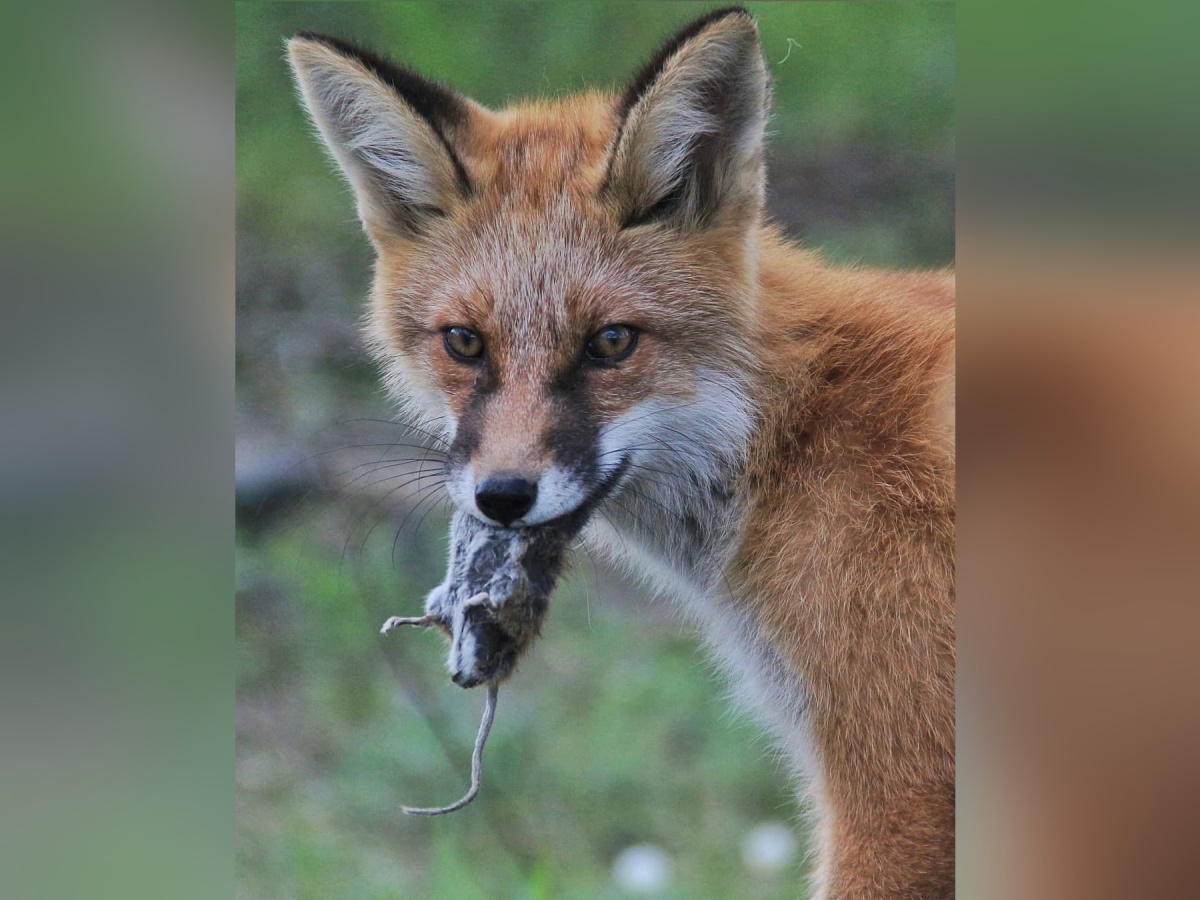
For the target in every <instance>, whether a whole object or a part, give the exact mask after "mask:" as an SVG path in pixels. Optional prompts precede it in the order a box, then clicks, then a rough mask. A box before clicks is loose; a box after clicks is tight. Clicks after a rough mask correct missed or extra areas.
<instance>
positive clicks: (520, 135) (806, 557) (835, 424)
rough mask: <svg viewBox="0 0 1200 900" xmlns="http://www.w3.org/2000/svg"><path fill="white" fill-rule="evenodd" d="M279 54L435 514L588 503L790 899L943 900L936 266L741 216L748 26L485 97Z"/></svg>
mask: <svg viewBox="0 0 1200 900" xmlns="http://www.w3.org/2000/svg"><path fill="white" fill-rule="evenodd" d="M288 52H289V57H290V61H291V65H292V67H293V70H294V73H295V77H296V80H297V83H298V85H299V89H300V92H301V94H302V97H303V101H304V103H305V105H306V106H307V108H308V110H309V112H310V114H311V116H312V118H313V120H314V122H315V124H316V127H317V128H318V130H319V131H320V134H321V135H322V137H323V138H324V141H325V143H326V144H327V146H328V148H329V150H330V151H331V153H332V155H333V157H334V158H335V160H336V162H337V163H338V165H339V166H340V168H341V169H342V171H343V172H344V174H345V176H346V177H347V179H348V180H349V182H350V184H351V186H352V188H353V191H354V195H355V198H356V201H357V204H358V212H359V215H360V217H361V219H362V222H363V225H364V228H365V231H366V233H367V235H368V237H369V238H370V240H371V242H372V243H373V245H374V248H375V250H376V253H377V261H376V269H375V278H374V286H373V291H372V295H371V307H370V314H369V325H368V328H369V337H370V342H371V345H372V348H373V351H374V353H375V354H376V355H377V357H378V360H379V362H380V364H381V366H382V369H383V371H384V377H385V380H386V383H387V386H388V387H389V388H390V389H391V390H392V391H393V392H394V394H395V395H396V397H397V398H398V399H400V400H401V401H402V402H404V403H406V404H408V405H409V407H410V409H411V410H412V411H413V412H414V413H416V414H417V415H419V416H422V417H424V418H425V421H427V422H430V423H433V425H434V427H437V428H439V429H440V430H441V432H442V433H443V434H444V435H445V438H446V440H447V442H448V444H449V446H450V452H449V459H448V462H447V464H446V477H447V487H448V490H449V493H450V496H451V498H452V500H453V501H454V503H455V504H456V505H457V506H458V507H459V509H460V510H463V511H467V512H470V513H472V514H473V515H476V516H478V517H479V518H480V519H482V520H484V521H487V522H491V523H493V524H495V523H498V524H500V525H502V526H514V527H536V526H538V525H541V524H544V523H550V522H555V521H557V520H559V519H561V517H563V516H567V515H570V514H571V513H573V512H575V511H577V510H579V509H581V508H582V507H583V506H584V505H585V504H586V505H588V506H589V507H590V508H594V509H595V510H596V511H597V514H596V515H593V516H591V518H590V520H589V522H588V524H587V526H586V531H585V535H586V538H587V540H588V541H589V542H590V543H591V544H592V545H593V546H596V547H599V548H602V549H603V550H604V551H606V552H607V553H609V554H611V555H612V556H613V557H616V558H617V559H619V560H624V561H626V562H628V563H629V564H630V565H631V566H632V567H634V568H635V569H636V570H637V571H639V572H640V573H641V574H642V575H644V576H645V577H646V579H647V580H648V582H649V583H650V584H651V585H652V586H653V587H654V588H656V589H658V590H660V591H662V592H663V593H667V594H670V595H672V596H674V597H676V598H678V599H679V601H680V602H681V605H682V606H683V608H684V609H685V610H687V611H688V612H690V613H691V614H692V615H693V616H694V618H695V620H696V621H697V623H698V625H699V626H700V629H701V631H702V633H703V635H704V637H705V639H706V641H707V642H708V643H709V644H710V645H711V647H712V648H713V649H714V651H715V655H716V656H717V658H718V659H719V661H720V662H721V664H722V665H723V666H724V668H725V669H727V670H728V673H729V675H730V676H731V681H732V682H733V684H734V685H735V689H736V694H737V695H738V697H739V698H740V699H741V700H742V701H744V702H745V704H746V705H747V706H748V707H750V708H751V709H752V710H754V711H755V712H756V713H757V714H758V716H759V717H760V718H761V720H762V721H763V723H764V725H765V726H766V728H767V729H768V730H769V731H770V732H771V733H772V734H773V735H774V736H775V738H776V739H777V741H778V743H779V746H780V747H781V749H782V751H783V752H784V754H785V757H786V759H787V761H788V762H789V764H790V766H791V768H792V769H793V770H794V774H795V776H796V778H797V782H798V784H800V785H801V787H800V791H801V793H802V797H803V798H804V799H805V800H806V801H807V802H808V804H809V805H810V806H811V808H812V810H813V815H814V817H815V834H816V840H817V845H818V847H817V853H818V859H817V864H816V871H815V876H814V878H815V885H814V891H815V896H817V897H820V898H826V900H850V898H885V897H887V898H899V897H904V898H940V897H952V896H953V894H954V798H955V783H954V728H955V718H954V674H955V648H954V615H955V613H954V588H953V583H954V431H953V406H954V386H953V378H954V375H953V373H954V349H953V347H954V345H953V335H954V325H953V297H954V277H953V274H952V273H950V272H933V273H901V272H889V271H876V270H869V269H865V268H836V267H832V266H830V265H827V264H826V263H824V262H823V261H822V260H821V259H820V258H819V257H818V256H817V255H816V254H814V253H812V252H809V251H806V250H803V249H800V248H798V247H796V246H794V245H792V244H790V243H789V242H788V241H787V240H785V239H784V237H783V236H782V234H781V232H780V230H779V229H778V228H776V227H775V226H774V225H772V224H770V223H768V222H767V221H765V220H764V214H763V193H764V163H763V140H764V126H765V123H766V119H767V114H768V107H769V83H768V75H767V71H766V67H765V64H764V61H763V57H762V51H761V49H760V45H759V38H758V30H757V26H756V24H755V21H754V19H753V18H752V17H751V16H750V15H749V14H748V13H747V12H746V11H745V10H743V9H741V8H727V9H721V10H717V11H714V12H711V13H709V14H708V15H706V16H704V17H703V18H701V19H699V20H698V21H696V22H693V23H692V24H691V25H688V26H687V27H686V28H684V29H683V30H682V31H681V32H680V33H679V34H678V35H676V36H675V37H674V38H673V39H671V40H670V41H669V42H668V43H667V44H666V45H665V46H664V47H663V48H662V50H661V51H660V52H659V53H658V54H657V55H656V56H655V57H654V58H653V59H652V60H651V61H650V62H649V63H648V64H647V65H646V66H645V67H644V68H643V69H642V70H641V71H640V73H639V74H638V75H637V76H636V77H635V78H634V79H633V81H632V82H631V83H630V84H629V86H628V87H627V88H626V89H625V91H624V92H623V93H621V94H620V95H617V96H614V95H610V94H606V93H599V92H592V93H585V94H582V95H579V96H574V97H571V98H567V99H561V100H545V101H540V102H536V103H528V104H523V105H518V106H515V107H512V108H509V109H504V110H500V111H493V110H490V109H486V108H484V107H483V106H481V105H479V104H478V103H476V102H474V101H472V100H470V99H468V98H466V97H464V96H461V95H459V94H457V93H455V92H453V91H451V90H450V89H448V88H446V87H443V86H442V85H440V84H437V83H434V82H432V81H429V80H427V79H425V78H423V77H421V76H419V75H417V74H415V73H413V72H411V71H409V70H407V69H404V68H402V67H399V66H396V65H394V64H392V63H390V62H388V61H387V60H385V59H383V58H381V57H379V56H376V55H375V54H373V53H371V52H368V51H366V50H363V49H361V48H359V47H356V46H354V45H353V44H350V43H348V42H345V41H343V40H340V39H336V38H331V37H326V36H322V35H318V34H312V33H302V34H299V35H297V36H295V37H294V38H292V39H291V40H290V42H289V45H288ZM601 513H602V514H601Z"/></svg>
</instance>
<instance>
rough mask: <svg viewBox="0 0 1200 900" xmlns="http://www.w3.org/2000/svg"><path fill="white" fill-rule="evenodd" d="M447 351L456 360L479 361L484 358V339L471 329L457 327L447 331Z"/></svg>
mask: <svg viewBox="0 0 1200 900" xmlns="http://www.w3.org/2000/svg"><path fill="white" fill-rule="evenodd" d="M446 351H447V352H448V353H449V354H450V355H451V356H453V357H454V358H455V359H461V360H466V361H468V362H469V361H470V360H473V359H479V357H481V356H483V338H481V337H480V336H479V335H477V334H476V333H475V332H473V331H472V330H471V329H470V328H463V327H462V326H460V325H455V326H454V327H453V328H447V329H446Z"/></svg>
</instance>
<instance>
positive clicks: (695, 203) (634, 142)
mask: <svg viewBox="0 0 1200 900" xmlns="http://www.w3.org/2000/svg"><path fill="white" fill-rule="evenodd" d="M768 100H769V85H768V77H767V71H766V65H765V63H764V62H763V58H762V51H761V49H760V46H759V40H758V29H757V27H756V25H755V23H754V20H753V19H752V18H751V17H750V16H749V14H747V13H746V12H745V11H743V10H728V11H725V12H723V13H719V14H716V15H714V16H710V17H709V18H708V19H701V20H700V21H699V22H697V23H694V24H693V25H692V26H690V27H689V28H687V29H685V30H684V31H683V32H681V33H680V35H679V36H677V37H676V38H675V39H674V40H673V41H672V42H670V43H668V44H667V46H666V47H664V48H663V50H662V51H661V52H660V53H659V55H658V56H657V57H656V58H655V59H654V60H653V61H651V63H650V64H649V65H647V67H646V68H645V69H644V70H643V71H642V73H641V74H640V75H639V76H638V78H637V79H636V80H635V81H634V83H633V84H632V85H631V86H630V88H629V90H628V91H627V92H626V94H625V96H624V98H623V99H622V107H623V108H624V119H623V121H622V124H621V129H620V132H619V135H618V138H617V142H616V146H615V148H614V150H613V154H612V157H611V160H610V164H609V171H608V177H607V179H606V189H608V190H610V191H611V192H612V194H613V195H614V196H615V197H616V198H617V202H618V204H619V205H620V211H621V217H622V221H623V222H624V223H625V224H626V225H635V224H641V223H643V222H647V221H652V220H658V219H669V220H671V221H672V222H674V223H675V224H678V225H681V226H684V227H698V226H700V225H704V224H708V223H710V222H712V221H713V220H715V219H717V218H720V217H721V215H722V213H724V212H732V211H734V210H742V211H751V212H754V211H757V209H759V208H760V207H761V204H762V194H763V163H762V143H763V131H764V128H765V125H766V117H767V107H768Z"/></svg>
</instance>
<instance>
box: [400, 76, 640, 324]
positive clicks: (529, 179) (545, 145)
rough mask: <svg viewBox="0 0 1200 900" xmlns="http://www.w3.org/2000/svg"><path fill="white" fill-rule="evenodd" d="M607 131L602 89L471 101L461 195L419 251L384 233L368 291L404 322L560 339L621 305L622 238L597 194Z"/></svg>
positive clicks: (609, 123)
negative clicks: (537, 98)
mask: <svg viewBox="0 0 1200 900" xmlns="http://www.w3.org/2000/svg"><path fill="white" fill-rule="evenodd" d="M614 128H615V124H614V122H613V113H612V108H611V100H610V99H609V98H604V97H603V96H602V95H599V94H587V95H584V96H582V97H579V98H574V99H572V100H569V101H558V102H542V103H537V104H525V105H522V106H519V107H516V108H513V109H510V110H506V111H503V112H500V113H492V112H489V111H487V110H484V109H482V108H479V107H477V108H474V109H473V110H472V114H471V123H470V126H469V127H468V128H466V129H464V133H465V137H464V139H463V141H462V147H461V156H462V158H463V162H464V166H465V168H466V170H467V171H468V172H469V177H470V180H471V185H472V192H471V196H470V198H469V200H468V201H467V202H464V203H461V204H458V205H457V206H456V207H455V208H453V209H450V210H448V211H447V214H446V215H445V216H444V217H443V218H442V219H441V220H440V221H438V222H435V223H433V225H432V226H431V227H430V229H429V232H428V234H427V235H426V237H425V239H424V240H423V241H422V242H421V246H419V247H417V248H414V247H413V246H412V244H411V243H410V242H408V241H407V240H404V239H400V240H389V239H388V238H387V236H386V235H385V236H382V239H381V240H379V241H378V244H379V272H380V275H381V277H380V279H379V280H378V283H377V288H378V292H379V294H380V296H379V297H378V298H377V299H378V300H379V301H381V302H383V303H385V304H389V305H392V306H393V307H395V313H396V315H398V316H399V317H400V320H401V321H400V322H399V323H398V324H400V325H401V326H403V325H405V324H408V325H410V326H412V327H417V326H419V327H423V328H427V329H434V330H436V329H439V328H444V327H446V326H448V325H454V324H459V325H469V326H471V327H473V328H475V329H477V330H479V331H481V332H490V333H488V334H487V337H488V338H489V339H496V338H497V337H498V336H499V334H500V333H501V332H512V331H518V332H521V333H523V334H524V336H525V337H524V340H530V339H531V338H533V339H536V338H537V337H538V336H539V335H541V336H545V337H551V336H553V337H557V336H560V335H561V332H562V331H563V330H564V328H566V326H568V325H569V324H570V325H581V324H590V323H589V322H588V319H589V318H590V317H595V316H600V317H603V316H604V315H609V314H612V313H617V312H622V310H621V309H619V308H618V309H614V308H613V307H612V305H611V304H613V303H619V302H621V301H622V298H623V301H624V302H625V303H626V304H627V305H628V304H630V303H631V302H632V301H633V300H634V299H635V297H634V296H633V294H634V293H635V292H633V291H631V288H632V287H633V285H631V284H629V283H628V282H629V279H628V278H624V279H622V278H621V277H620V276H621V273H622V272H623V271H627V267H626V266H622V265H621V262H622V259H621V258H622V256H623V255H624V254H623V252H622V247H621V243H622V242H621V241H620V240H619V239H618V236H617V235H616V230H617V229H616V228H615V225H614V222H613V221H612V213H610V212H609V211H608V210H606V209H605V207H604V205H603V204H602V203H601V202H600V200H599V196H598V195H599V187H600V182H601V179H602V178H603V171H604V166H605V151H606V146H607V142H608V141H609V140H610V139H611V136H612V132H613V129H614ZM414 251H416V252H414ZM634 311H635V310H634V309H633V308H632V307H629V308H627V309H625V310H624V312H626V313H628V314H632V313H633V312H634ZM406 320H407V321H406ZM605 321H608V320H607V319H604V321H597V322H595V323H594V324H595V325H596V326H597V327H599V325H602V324H605ZM498 326H502V327H498Z"/></svg>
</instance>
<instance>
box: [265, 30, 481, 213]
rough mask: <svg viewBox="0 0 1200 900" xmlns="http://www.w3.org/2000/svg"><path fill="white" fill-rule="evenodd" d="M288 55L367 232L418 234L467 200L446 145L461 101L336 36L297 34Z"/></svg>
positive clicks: (466, 184) (467, 186)
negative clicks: (431, 219)
mask: <svg viewBox="0 0 1200 900" xmlns="http://www.w3.org/2000/svg"><path fill="white" fill-rule="evenodd" d="M287 50H288V60H289V61H290V62H291V65H292V72H293V74H294V75H295V78H296V84H297V86H298V87H299V89H300V94H301V96H302V98H303V100H304V105H305V106H306V107H307V108H308V112H309V115H311V116H312V120H313V122H314V123H315V124H316V126H317V129H318V130H319V131H320V133H321V137H322V138H324V140H325V144H326V146H327V147H328V148H329V151H330V153H332V154H333V157H334V159H335V160H336V161H337V163H338V165H339V166H340V167H341V169H342V171H343V172H344V173H345V175H346V178H347V179H348V180H349V182H350V184H351V186H352V187H353V188H354V194H355V197H356V199H357V200H358V212H359V216H360V218H361V219H362V220H363V224H364V226H365V227H366V229H367V232H368V233H371V234H373V233H375V232H376V231H377V230H380V229H382V230H390V231H393V232H395V231H400V232H401V233H407V234H415V233H419V232H420V230H421V228H422V226H423V225H424V224H426V223H427V222H428V221H429V220H430V218H432V217H435V216H439V215H444V214H445V213H446V211H447V210H448V209H449V208H450V207H451V206H452V205H453V204H455V203H456V202H459V201H461V200H462V199H464V198H465V197H467V196H469V194H470V192H471V182H470V179H469V178H468V177H467V172H466V169H464V168H463V165H462V162H461V161H460V160H459V158H458V156H457V154H456V153H455V151H454V147H453V144H452V139H453V137H454V136H455V134H456V133H460V132H461V131H462V130H463V129H465V128H466V127H467V123H468V120H469V117H470V114H471V108H472V107H473V106H474V104H472V102H471V101H470V100H467V99H466V98H464V97H461V96H459V95H458V94H455V93H454V92H453V91H450V90H449V89H447V88H444V87H442V86H441V85H440V84H436V83H434V82H432V81H429V80H427V79H425V78H422V77H421V76H420V75H417V74H416V73H414V72H410V71H408V70H407V69H403V68H401V67H399V66H396V65H394V64H392V63H390V62H388V61H387V60H385V59H382V58H381V57H378V56H376V55H375V54H373V53H370V52H368V51H366V50H363V49H361V48H359V47H357V46H355V45H353V44H351V43H349V42H347V41H343V40H340V39H338V38H331V37H327V36H325V35H320V34H314V33H312V32H303V33H301V34H298V35H296V36H295V37H293V38H292V39H291V40H290V41H288V45H287Z"/></svg>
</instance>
